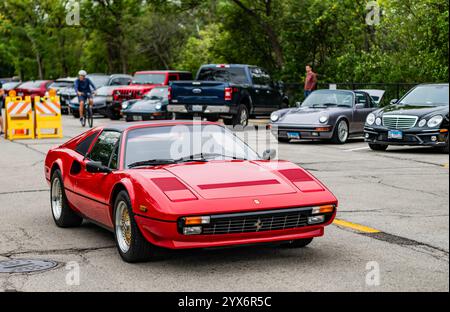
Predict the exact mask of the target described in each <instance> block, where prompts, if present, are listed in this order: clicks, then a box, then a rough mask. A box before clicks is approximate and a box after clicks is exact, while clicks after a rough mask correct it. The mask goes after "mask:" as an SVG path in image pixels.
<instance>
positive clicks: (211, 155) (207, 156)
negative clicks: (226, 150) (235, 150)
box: [181, 153, 247, 161]
mask: <svg viewBox="0 0 450 312" xmlns="http://www.w3.org/2000/svg"><path fill="white" fill-rule="evenodd" d="M216 157H224V158H231V159H234V160H247V159H246V158H241V157H236V156H232V155H224V154H220V153H198V154H194V155H190V156H187V157H183V158H181V161H186V160H187V161H188V160H198V158H200V161H207V159H211V158H216Z"/></svg>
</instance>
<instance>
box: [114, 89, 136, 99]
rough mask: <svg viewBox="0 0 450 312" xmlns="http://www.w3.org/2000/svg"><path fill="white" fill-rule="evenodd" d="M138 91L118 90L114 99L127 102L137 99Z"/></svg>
mask: <svg viewBox="0 0 450 312" xmlns="http://www.w3.org/2000/svg"><path fill="white" fill-rule="evenodd" d="M137 94H138V91H135V90H116V92H115V96H114V99H115V100H116V101H121V102H122V101H127V100H132V99H136V98H137Z"/></svg>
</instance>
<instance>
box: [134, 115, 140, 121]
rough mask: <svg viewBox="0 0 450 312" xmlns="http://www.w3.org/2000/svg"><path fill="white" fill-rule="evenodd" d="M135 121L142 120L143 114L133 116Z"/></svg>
mask: <svg viewBox="0 0 450 312" xmlns="http://www.w3.org/2000/svg"><path fill="white" fill-rule="evenodd" d="M133 120H134V121H142V116H133Z"/></svg>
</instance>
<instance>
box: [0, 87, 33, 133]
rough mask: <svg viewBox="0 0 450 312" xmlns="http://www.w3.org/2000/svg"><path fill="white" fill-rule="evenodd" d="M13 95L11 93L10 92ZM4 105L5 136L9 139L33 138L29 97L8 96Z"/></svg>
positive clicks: (31, 109)
mask: <svg viewBox="0 0 450 312" xmlns="http://www.w3.org/2000/svg"><path fill="white" fill-rule="evenodd" d="M11 95H13V94H11ZM5 103H6V105H5V108H6V127H5V128H6V131H5V134H6V138H7V139H9V140H18V139H34V118H33V108H32V105H31V98H30V97H29V96H27V97H25V99H22V97H20V96H8V97H6V101H5Z"/></svg>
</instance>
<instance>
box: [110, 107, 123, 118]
mask: <svg viewBox="0 0 450 312" xmlns="http://www.w3.org/2000/svg"><path fill="white" fill-rule="evenodd" d="M108 117H109V119H111V120H119V119H120V113H118V112H116V111H115V110H113V109H111V108H108Z"/></svg>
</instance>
